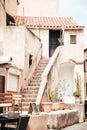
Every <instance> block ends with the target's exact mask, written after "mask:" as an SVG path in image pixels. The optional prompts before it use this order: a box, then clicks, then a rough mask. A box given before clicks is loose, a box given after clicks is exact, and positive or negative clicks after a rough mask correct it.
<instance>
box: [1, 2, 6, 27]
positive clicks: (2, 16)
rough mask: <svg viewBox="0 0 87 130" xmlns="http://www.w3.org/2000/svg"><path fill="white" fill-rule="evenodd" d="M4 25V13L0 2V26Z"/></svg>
mask: <svg viewBox="0 0 87 130" xmlns="http://www.w3.org/2000/svg"><path fill="white" fill-rule="evenodd" d="M5 25H6V13H5V10H4V8H3V6H2V4H1V2H0V26H5Z"/></svg>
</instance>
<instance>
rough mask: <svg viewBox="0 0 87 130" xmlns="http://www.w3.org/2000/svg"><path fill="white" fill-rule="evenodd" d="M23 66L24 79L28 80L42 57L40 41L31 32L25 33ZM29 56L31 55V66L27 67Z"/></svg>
mask: <svg viewBox="0 0 87 130" xmlns="http://www.w3.org/2000/svg"><path fill="white" fill-rule="evenodd" d="M25 34H26V36H25V43H26V46H25V54H26V56H25V57H26V58H25V65H24V77H25V79H30V78H31V77H32V74H33V72H34V70H35V68H36V66H37V65H38V62H39V60H40V58H41V56H42V44H41V40H40V39H39V38H38V37H37V36H36V35H35V34H34V33H32V32H31V31H29V30H27V29H26V31H25ZM29 55H32V65H31V66H29Z"/></svg>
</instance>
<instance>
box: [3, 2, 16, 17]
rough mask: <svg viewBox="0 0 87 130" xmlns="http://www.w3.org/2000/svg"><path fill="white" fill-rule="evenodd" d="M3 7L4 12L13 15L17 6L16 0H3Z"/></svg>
mask: <svg viewBox="0 0 87 130" xmlns="http://www.w3.org/2000/svg"><path fill="white" fill-rule="evenodd" d="M5 9H6V12H7V13H9V14H10V15H12V16H14V15H17V14H18V13H17V11H18V6H17V0H5Z"/></svg>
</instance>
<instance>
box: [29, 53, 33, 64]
mask: <svg viewBox="0 0 87 130" xmlns="http://www.w3.org/2000/svg"><path fill="white" fill-rule="evenodd" d="M32 59H33V56H32V55H31V54H30V55H29V66H31V65H32Z"/></svg>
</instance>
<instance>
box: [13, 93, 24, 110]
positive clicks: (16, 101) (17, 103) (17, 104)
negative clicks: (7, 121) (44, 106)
mask: <svg viewBox="0 0 87 130" xmlns="http://www.w3.org/2000/svg"><path fill="white" fill-rule="evenodd" d="M13 111H18V112H19V111H21V112H22V96H21V95H20V94H13Z"/></svg>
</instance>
